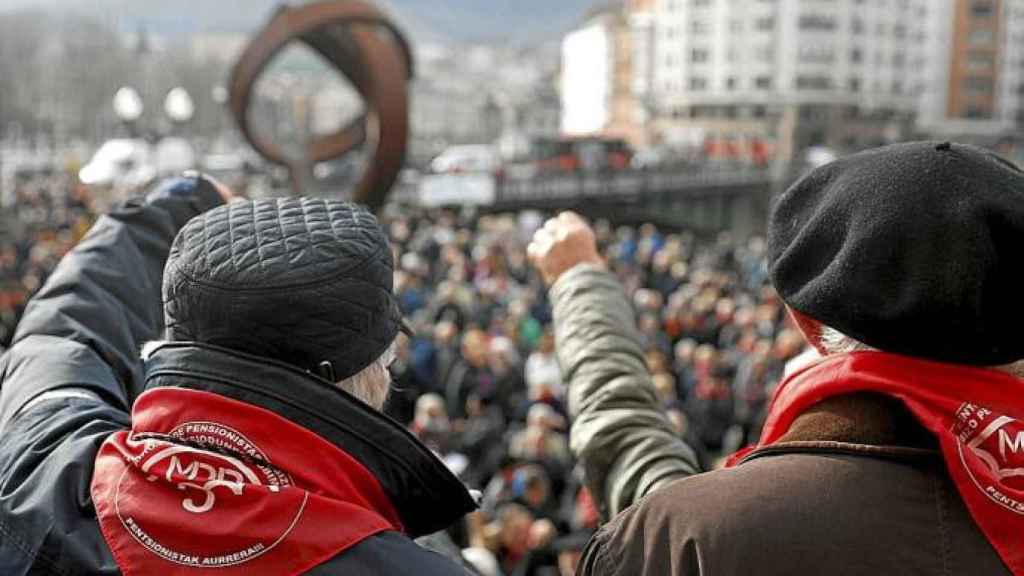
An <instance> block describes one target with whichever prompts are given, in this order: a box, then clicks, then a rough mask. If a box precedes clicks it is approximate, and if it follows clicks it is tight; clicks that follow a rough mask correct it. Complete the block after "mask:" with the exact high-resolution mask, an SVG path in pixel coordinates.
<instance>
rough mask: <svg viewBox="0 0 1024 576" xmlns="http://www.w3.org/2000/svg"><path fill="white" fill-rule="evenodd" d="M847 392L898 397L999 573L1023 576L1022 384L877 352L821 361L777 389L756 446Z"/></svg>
mask: <svg viewBox="0 0 1024 576" xmlns="http://www.w3.org/2000/svg"><path fill="white" fill-rule="evenodd" d="M854 392H878V393H882V394H885V395H888V396H892V397H895V398H898V399H900V400H901V401H903V403H904V404H906V406H907V408H908V409H909V410H910V411H911V412H912V413H913V414H914V416H916V417H917V419H918V421H919V422H920V423H921V425H922V426H924V427H925V428H926V429H928V430H929V431H931V433H932V434H934V435H935V436H936V437H937V438H938V440H939V444H940V446H941V448H942V454H943V457H944V459H945V462H946V467H947V468H948V469H949V474H950V476H951V477H952V479H953V482H954V483H955V484H956V487H957V490H958V491H959V493H960V497H961V498H962V499H963V501H964V503H965V504H966V505H967V509H968V510H969V511H970V513H971V516H972V518H974V521H975V523H977V525H978V527H979V528H981V531H982V533H983V534H984V535H985V537H986V538H987V539H988V541H989V542H990V543H991V544H992V546H993V547H994V548H995V549H996V551H997V552H998V553H999V556H1000V557H1001V558H1002V559H1003V562H1004V563H1006V565H1007V567H1009V569H1010V570H1011V571H1012V572H1013V573H1014V574H1024V540H1022V539H1021V534H1024V380H1021V379H1018V378H1014V377H1013V376H1010V375H1009V374H1005V373H1003V372H997V371H994V370H987V369H982V368H971V367H968V366H958V365H951V364H939V363H936V362H928V361H925V360H917V359H913V358H907V357H905V356H896V355H893V354H886V353H883V352H856V353H853V354H843V355H836V356H828V357H825V358H823V359H821V360H819V361H817V362H815V363H813V364H811V365H809V366H806V367H804V368H802V369H800V370H798V371H797V372H795V373H793V374H792V375H790V376H789V377H787V378H786V379H785V380H783V381H782V383H781V384H779V387H778V388H777V389H776V391H775V396H774V398H773V400H772V404H771V409H770V410H769V413H768V419H767V421H766V422H765V425H764V430H763V432H762V434H761V440H760V442H759V443H758V447H763V446H767V445H769V444H772V443H774V442H776V441H778V440H779V439H780V438H781V437H782V436H783V435H785V433H786V432H787V431H788V430H789V427H790V426H791V425H792V424H793V421H794V420H795V419H796V418H797V417H798V416H799V415H800V414H801V413H803V412H804V411H805V410H807V409H808V408H810V407H811V406H812V405H814V404H816V403H818V402H820V401H822V400H824V399H826V398H829V397H833V396H840V395H844V394H850V393H854ZM749 452H750V450H747V451H744V452H742V453H740V454H737V455H736V456H734V457H733V458H732V459H731V460H730V465H733V464H735V463H736V462H738V461H739V460H740V459H742V457H743V456H745V455H746V454H749Z"/></svg>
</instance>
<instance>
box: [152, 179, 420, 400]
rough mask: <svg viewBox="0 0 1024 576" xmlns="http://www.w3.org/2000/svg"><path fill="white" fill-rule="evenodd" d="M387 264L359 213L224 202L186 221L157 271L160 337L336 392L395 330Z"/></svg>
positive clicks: (326, 205)
mask: <svg viewBox="0 0 1024 576" xmlns="http://www.w3.org/2000/svg"><path fill="white" fill-rule="evenodd" d="M392 283H393V262H392V253H391V248H390V245H389V243H388V239H387V237H386V236H385V234H384V231H383V230H382V229H381V227H380V225H379V224H378V222H377V219H376V218H375V217H374V216H373V214H371V213H370V212H369V211H367V210H366V209H365V208H363V207H361V206H357V205H355V204H350V203H346V202H338V201H328V200H318V199H309V198H294V199H268V200H257V201H254V202H232V203H231V204H227V205H225V206H220V207H218V208H216V209H214V210H211V211H209V212H206V213H205V214H202V215H200V216H197V217H196V218H193V219H192V220H191V221H189V223H188V224H186V225H185V227H184V228H183V229H182V230H181V231H180V232H179V233H178V236H177V238H176V239H175V241H174V245H173V247H172V249H171V254H170V257H169V258H168V260H167V265H166V268H165V271H164V283H163V297H164V317H165V320H166V326H167V337H168V339H170V340H174V341H194V342H203V343H207V344H215V345H218V346H223V347H226V348H231V349H234V350H239V351H242V352H248V353H251V354H257V355H261V356H266V357H268V358H272V359H275V360H280V361H283V362H288V363H290V364H294V365H297V366H299V367H300V368H303V369H306V370H309V371H312V372H317V373H322V370H321V364H322V363H323V362H330V363H331V366H332V367H333V371H334V376H335V377H336V379H338V380H341V379H344V378H347V377H349V376H351V375H353V374H356V373H358V372H359V371H360V370H362V369H363V368H365V367H367V366H369V365H370V364H371V363H372V362H373V361H374V360H376V359H377V358H379V357H380V356H381V354H383V353H384V351H385V350H386V349H387V347H388V346H389V345H390V344H391V342H392V341H393V340H394V338H395V336H396V335H397V333H398V331H399V330H400V329H401V328H402V321H401V315H400V313H399V312H398V306H397V304H396V301H395V299H394V296H393V295H392Z"/></svg>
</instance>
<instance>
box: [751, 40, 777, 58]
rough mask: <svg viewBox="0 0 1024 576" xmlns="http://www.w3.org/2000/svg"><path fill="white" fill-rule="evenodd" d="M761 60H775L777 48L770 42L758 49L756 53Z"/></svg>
mask: <svg viewBox="0 0 1024 576" xmlns="http://www.w3.org/2000/svg"><path fill="white" fill-rule="evenodd" d="M755 56H756V57H757V60H758V61H759V62H774V61H775V48H774V47H772V46H771V45H770V44H768V45H765V46H762V47H760V48H758V49H757V53H756V54H755Z"/></svg>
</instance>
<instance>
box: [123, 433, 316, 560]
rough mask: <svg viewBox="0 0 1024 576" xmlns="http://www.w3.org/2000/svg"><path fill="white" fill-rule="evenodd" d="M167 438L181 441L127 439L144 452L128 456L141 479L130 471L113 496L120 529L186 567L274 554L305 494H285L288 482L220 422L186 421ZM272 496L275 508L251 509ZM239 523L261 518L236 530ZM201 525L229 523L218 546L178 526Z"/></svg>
mask: <svg viewBox="0 0 1024 576" xmlns="http://www.w3.org/2000/svg"><path fill="white" fill-rule="evenodd" d="M168 436H169V437H170V438H168V440H172V441H175V442H181V444H177V443H171V442H169V441H166V440H162V439H153V438H147V439H141V440H135V439H129V440H128V441H127V445H128V446H129V447H130V448H133V449H135V450H139V452H136V454H137V455H135V456H132V457H130V459H132V460H134V461H135V466H136V467H137V468H134V469H137V470H138V471H139V472H141V474H133V473H131V470H133V468H126V469H125V473H124V474H122V475H121V477H120V480H119V481H118V484H117V491H116V494H115V498H114V506H115V510H116V513H117V517H118V519H119V520H120V521H121V524H122V526H124V528H125V530H127V531H128V533H129V534H131V536H132V537H133V538H134V539H135V540H136V541H137V542H138V543H139V544H141V545H142V546H143V547H145V548H146V549H147V550H149V551H150V552H152V553H153V554H156V555H157V556H159V557H161V558H163V559H164V560H168V561H170V562H173V563H175V564H180V565H184V566H190V567H206V568H215V567H227V566H236V565H239V564H243V563H245V562H247V561H249V560H253V559H255V558H257V557H259V556H262V555H263V554H265V553H266V552H269V551H270V550H272V549H273V548H274V547H275V546H276V545H277V544H278V543H280V542H281V541H282V540H283V539H284V538H285V537H287V535H288V533H289V532H290V531H291V530H292V529H293V528H294V527H295V524H296V522H297V521H298V519H299V517H300V516H301V515H302V512H303V509H304V508H305V504H306V498H307V497H308V494H306V493H305V491H302V496H299V494H297V493H291V494H286V493H284V492H282V489H283V488H285V487H287V486H290V485H291V484H292V480H291V478H290V477H289V476H288V475H287V474H284V473H282V472H280V471H279V470H277V469H276V468H274V467H272V466H271V465H270V463H269V460H268V459H267V457H266V455H265V454H264V453H263V452H262V451H261V450H260V449H259V448H257V447H256V445H255V444H253V443H252V442H251V441H249V439H247V438H246V437H245V436H243V435H242V434H241V433H239V432H238V431H236V430H234V429H232V428H229V427H227V426H224V425H222V424H218V423H215V422H188V423H185V424H182V425H180V426H178V427H176V428H175V429H174V430H172V431H171V433H170V434H169V435H168ZM186 443H187V444H186ZM267 494H273V495H276V496H277V497H275V498H273V500H272V502H275V503H276V505H273V504H272V505H270V506H266V503H264V505H263V506H254V504H255V502H256V501H257V500H258V499H259V498H260V496H262V495H267ZM239 518H251V519H257V518H258V519H259V520H260V521H259V522H257V523H256V524H257V525H254V526H238V519H239ZM196 522H203V523H214V525H216V524H223V525H224V526H225V532H226V533H225V534H223V535H221V537H220V538H218V539H217V545H215V547H216V548H217V549H213V548H211V546H210V543H209V542H202V541H199V542H197V541H195V540H192V539H190V538H187V537H185V538H183V534H182V533H181V531H180V530H177V529H176V528H175V527H177V526H187V525H189V524H191V523H196ZM232 526H233V527H232Z"/></svg>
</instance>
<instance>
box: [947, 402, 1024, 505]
mask: <svg viewBox="0 0 1024 576" xmlns="http://www.w3.org/2000/svg"><path fill="white" fill-rule="evenodd" d="M953 434H954V435H955V436H956V438H957V440H959V443H960V458H961V461H962V462H963V464H964V468H965V469H966V470H967V473H968V474H969V475H970V477H971V480H973V481H974V484H975V485H976V486H977V487H978V488H979V489H980V490H981V491H982V492H983V493H984V494H985V495H986V496H988V497H989V498H990V499H992V500H993V501H994V502H995V503H996V504H999V505H1000V506H1003V507H1004V508H1006V509H1008V510H1011V511H1013V512H1016V513H1018V514H1022V515H1024V498H1019V497H1015V496H1014V495H1011V494H1008V493H1007V492H1008V491H1012V492H1024V423H1022V422H1021V421H1020V420H1016V419H1014V418H1011V417H1009V416H1006V415H1003V414H998V413H995V412H993V411H992V410H989V409H988V408H984V407H982V406H978V405H975V404H969V403H965V404H963V405H962V406H961V407H960V409H959V410H957V416H956V424H954V426H953ZM964 447H966V448H967V449H968V451H969V452H968V453H965V451H964ZM970 457H974V458H977V459H978V460H980V461H981V462H983V463H984V465H985V467H986V468H987V469H988V470H989V471H990V472H991V474H992V480H988V479H986V478H983V477H981V478H979V476H980V475H979V474H975V471H974V470H973V469H972V467H971V466H968V465H967V462H966V460H967V459H968V458H970Z"/></svg>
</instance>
